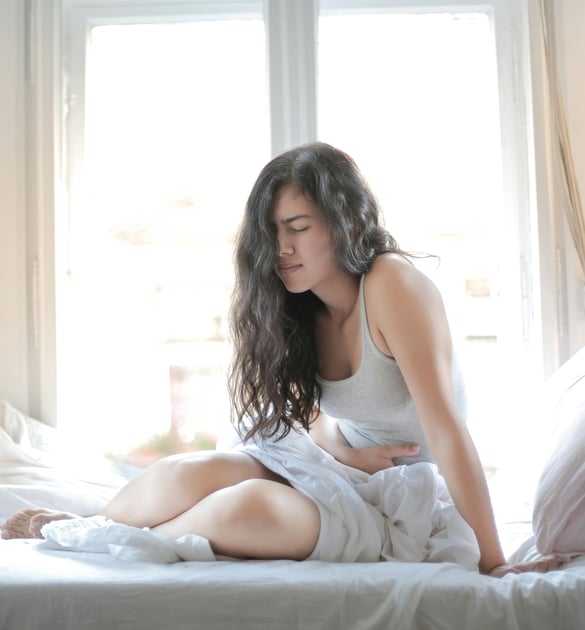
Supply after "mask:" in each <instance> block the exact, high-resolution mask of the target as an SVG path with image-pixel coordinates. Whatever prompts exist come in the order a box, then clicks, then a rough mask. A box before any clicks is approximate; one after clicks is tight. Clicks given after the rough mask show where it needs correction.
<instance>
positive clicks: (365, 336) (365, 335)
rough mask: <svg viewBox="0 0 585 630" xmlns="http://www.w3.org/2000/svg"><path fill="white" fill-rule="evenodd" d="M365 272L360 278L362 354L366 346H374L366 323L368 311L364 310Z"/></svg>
mask: <svg viewBox="0 0 585 630" xmlns="http://www.w3.org/2000/svg"><path fill="white" fill-rule="evenodd" d="M365 280H366V274H365V273H364V274H363V275H362V277H361V278H360V329H361V332H362V346H363V347H362V355H363V354H364V352H365V351H366V346H368V347H369V348H371V347H372V346H375V344H374V340H373V339H372V335H371V334H370V326H369V324H368V313H367V311H366V291H365V284H366V283H365Z"/></svg>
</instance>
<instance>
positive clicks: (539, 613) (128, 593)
mask: <svg viewBox="0 0 585 630" xmlns="http://www.w3.org/2000/svg"><path fill="white" fill-rule="evenodd" d="M0 628H2V629H3V630H28V629H33V628H49V629H52V628H54V629H55V630H57V629H60V630H104V629H106V628H124V629H125V630H131V629H136V630H138V629H140V630H162V629H164V630H179V629H185V628H222V629H226V630H227V629H230V628H234V629H236V628H237V629H242V630H246V629H249V630H259V629H263V628H278V629H282V630H284V629H288V628H290V629H293V628H295V629H298V628H303V629H304V628H327V629H331V630H333V629H336V630H339V629H345V628H347V629H348V630H349V629H352V630H355V629H359V628H369V629H377V628H380V629H381V628H409V629H410V630H419V629H420V630H426V629H428V628H445V629H447V628H448V629H453V628H473V629H474V630H484V629H485V630H491V629H497V630H517V629H519V628H531V629H532V630H540V629H542V630H545V629H546V630H550V629H551V628H555V630H556V629H566V630H578V629H579V628H585V561H584V559H583V558H581V559H576V560H574V561H573V562H572V563H571V564H569V565H567V566H565V567H564V568H563V569H562V570H560V571H556V572H553V573H548V574H544V575H541V574H523V575H509V576H506V577H505V578H503V579H499V580H498V579H494V578H489V577H485V576H482V575H479V574H477V573H472V572H469V571H466V570H465V569H462V568H460V567H459V566H457V565H455V564H450V563H440V564H429V563H400V562H376V563H339V562H336V563H328V562H320V561H305V562H292V561H280V560H278V561H239V562H238V561H220V562H179V563H174V564H158V563H140V562H139V563H127V562H120V561H117V560H116V559H115V558H113V557H111V556H109V555H107V554H95V553H79V552H68V551H55V550H51V549H47V548H45V547H44V544H43V542H42V541H30V540H29V541H25V540H3V541H0Z"/></svg>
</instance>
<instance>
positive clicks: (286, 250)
mask: <svg viewBox="0 0 585 630" xmlns="http://www.w3.org/2000/svg"><path fill="white" fill-rule="evenodd" d="M276 246H277V248H278V255H279V256H286V255H287V254H292V253H293V247H292V244H291V242H290V240H289V239H288V238H287V237H286V235H285V234H279V235H278V236H277V237H276Z"/></svg>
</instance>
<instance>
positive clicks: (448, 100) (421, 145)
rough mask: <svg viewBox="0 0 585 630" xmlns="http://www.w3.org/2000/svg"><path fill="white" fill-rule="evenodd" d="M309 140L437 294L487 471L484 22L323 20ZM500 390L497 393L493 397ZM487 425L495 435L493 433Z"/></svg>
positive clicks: (491, 453) (493, 189)
mask: <svg viewBox="0 0 585 630" xmlns="http://www.w3.org/2000/svg"><path fill="white" fill-rule="evenodd" d="M318 122H319V135H320V137H321V139H323V140H325V141H328V142H330V143H331V144H334V145H336V146H339V147H341V148H343V149H344V150H346V151H347V152H348V153H349V154H350V155H352V156H353V157H354V158H355V159H356V161H357V163H358V165H360V166H361V168H362V170H363V171H364V173H365V174H366V177H367V179H368V181H369V182H370V184H371V186H372V188H373V190H374V193H375V194H376V195H377V196H378V198H379V199H380V201H381V203H382V206H383V208H384V210H385V220H386V227H387V228H388V229H389V230H390V232H391V233H392V234H393V235H394V236H395V237H396V238H397V239H398V241H399V243H400V245H401V246H402V247H403V248H404V249H406V250H408V251H419V252H427V253H431V254H436V255H437V256H438V257H439V259H440V260H437V259H434V258H429V259H419V260H418V261H417V264H419V266H421V267H422V268H423V270H424V271H425V272H426V273H428V274H429V275H431V276H432V277H433V279H434V280H435V282H436V283H437V284H438V286H439V288H440V289H441V292H442V295H443V298H444V301H445V303H446V306H447V308H448V314H449V317H450V320H451V325H452V329H453V334H454V338H455V339H454V340H455V346H456V348H457V351H458V354H459V359H460V362H461V363H462V364H463V369H464V374H465V377H466V383H467V388H468V395H469V426H470V429H471V430H472V432H473V434H474V436H475V437H476V441H477V444H478V447H479V450H480V453H481V455H482V458H483V461H484V464H485V466H486V468H487V469H492V470H493V469H495V468H496V467H497V464H498V459H497V458H498V456H499V449H498V447H499V441H500V439H501V438H500V436H501V429H502V427H501V426H500V425H499V422H504V423H505V422H508V418H507V417H505V416H503V415H502V414H501V413H499V412H498V409H499V408H500V406H501V404H502V401H501V400H500V399H499V398H497V397H494V396H493V390H494V388H496V389H497V390H498V391H504V389H503V388H501V383H500V384H499V385H498V384H497V382H498V375H499V374H501V373H502V372H501V370H500V369H499V362H500V361H501V360H502V357H503V356H506V352H507V351H508V350H509V349H506V348H505V347H502V345H501V343H500V344H498V340H499V337H500V326H501V318H500V317H499V315H498V312H499V311H505V310H506V309H509V308H510V307H511V308H514V305H510V304H506V303H503V302H502V301H501V300H500V299H499V294H500V291H499V275H500V273H502V272H504V273H505V269H502V267H501V263H502V261H501V259H499V257H498V247H497V246H494V244H496V243H498V242H499V234H501V233H502V231H504V230H508V231H509V230H510V229H512V225H513V220H514V217H506V216H505V215H504V212H503V206H502V178H501V168H502V163H501V148H500V131H499V130H500V121H499V99H498V81H497V72H496V51H495V46H494V39H493V33H492V22H491V18H490V16H489V15H487V14H484V13H428V14H425V13H411V14H408V13H397V12H375V13H367V14H355V13H354V14H335V13H333V14H331V13H324V15H322V16H321V18H320V21H319V117H318ZM498 387H500V388H499V389H498ZM495 425H497V426H495Z"/></svg>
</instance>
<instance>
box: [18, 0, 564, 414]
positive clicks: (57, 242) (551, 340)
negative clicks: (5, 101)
mask: <svg viewBox="0 0 585 630" xmlns="http://www.w3.org/2000/svg"><path fill="white" fill-rule="evenodd" d="M259 6H262V10H263V11H264V14H265V20H266V25H267V26H266V28H267V47H268V54H269V83H270V110H271V134H272V151H273V153H274V154H276V153H279V152H280V151H281V150H283V149H286V148H288V147H290V146H293V145H296V144H298V143H300V142H305V141H308V140H312V139H316V138H317V137H318V130H317V120H316V102H317V94H316V58H317V54H316V50H317V48H316V47H317V23H318V15H319V9H320V7H321V9H322V10H323V11H324V12H334V11H344V12H348V11H351V10H356V11H363V10H364V9H365V8H370V9H371V10H379V9H380V8H383V9H384V10H395V11H400V10H405V9H406V10H408V11H409V12H413V11H419V12H426V11H429V10H431V11H432V10H442V11H443V10H447V11H454V12H462V11H478V10H479V11H487V12H488V13H490V14H491V15H492V16H493V20H494V25H495V28H494V37H495V43H496V51H497V60H498V76H499V88H500V94H501V102H500V111H501V122H502V124H501V128H502V147H503V163H504V164H503V178H504V190H505V196H506V201H505V203H506V207H507V211H508V212H510V213H512V215H513V216H514V217H516V224H515V233H514V234H509V235H502V241H501V242H499V243H494V249H498V250H499V251H501V250H502V248H508V251H510V252H512V253H514V255H515V252H517V251H520V252H521V256H520V260H519V261H511V262H513V263H516V262H517V264H513V265H512V267H511V268H513V269H515V272H514V273H513V275H512V276H511V277H510V278H509V281H508V283H507V284H506V286H505V287H504V288H503V291H505V292H507V298H508V299H509V300H511V301H516V302H517V303H518V304H519V309H517V312H519V313H522V318H521V321H520V320H519V321H518V322H515V327H514V330H515V331H517V333H518V344H519V345H521V346H522V348H524V349H528V348H531V349H532V350H531V355H530V356H529V357H527V363H526V365H529V364H531V365H533V366H537V370H540V371H543V372H544V374H547V373H550V372H551V371H552V370H553V369H554V368H555V367H556V366H557V365H558V363H559V327H560V326H561V322H560V320H561V319H562V316H563V315H562V313H563V308H566V306H565V307H564V306H563V304H564V302H563V299H564V298H563V296H562V294H561V293H560V292H559V291H558V286H559V283H560V280H559V278H558V277H557V276H556V275H555V274H554V272H552V271H551V268H552V269H554V264H553V266H552V267H551V265H550V262H551V261H554V260H555V254H554V252H555V247H556V235H555V231H554V230H551V219H550V217H551V216H552V215H551V214H550V211H549V209H550V204H548V203H547V200H548V199H549V198H550V195H551V191H550V190H549V188H548V187H547V186H548V184H547V182H548V179H547V178H546V177H543V176H542V175H543V174H545V173H546V171H547V169H548V163H547V152H546V151H545V150H544V148H543V147H544V145H545V144H546V138H545V135H544V132H541V131H539V130H540V129H544V128H545V127H546V125H545V124H544V118H545V112H543V111H541V110H540V109H539V107H538V103H539V102H540V101H539V98H540V95H541V87H542V85H541V84H542V81H543V74H544V70H543V68H542V66H541V65H539V62H538V59H537V58H536V56H535V55H531V54H530V46H531V43H534V42H533V41H532V42H531V38H534V37H535V35H534V34H533V32H534V24H533V21H534V14H535V11H537V7H536V3H535V0H491V1H486V2H471V1H469V0H458V1H455V0H453V1H451V2H448V3H446V2H440V1H437V0H411V1H409V2H405V1H402V2H400V1H396V0H321V3H320V5H319V2H318V0H294V2H291V1H290V0H265V1H264V3H263V4H262V5H261V3H260V0H258V1H254V0H216V1H213V2H211V1H209V0H208V1H202V0H199V1H194V0H191V1H190V2H179V1H175V2H173V3H172V4H171V3H167V2H164V1H162V0H139V1H136V0H118V1H116V0H30V2H29V4H28V9H29V15H28V19H29V29H28V38H27V39H28V47H29V48H28V49H29V66H30V68H29V89H28V91H27V112H28V114H27V120H28V121H29V127H32V128H33V129H34V131H35V133H33V134H31V133H29V134H28V137H29V138H31V140H29V145H28V146H27V154H28V155H29V159H28V167H27V174H26V176H27V181H28V182H29V190H30V191H31V194H30V199H29V201H28V222H27V225H28V228H27V242H28V250H27V251H28V252H29V253H28V264H29V272H28V273H29V276H28V304H29V325H28V348H29V357H28V375H29V410H30V412H31V413H32V414H33V415H37V416H39V417H42V418H43V419H44V420H45V421H48V422H49V423H53V424H54V423H55V421H56V418H57V409H58V407H59V404H58V403H59V401H58V400H57V397H56V395H57V391H58V388H57V374H58V356H59V353H58V351H57V348H58V344H59V342H60V331H62V330H64V329H65V327H66V322H65V321H63V319H62V318H61V317H60V318H59V319H57V318H56V317H55V312H56V305H57V300H56V294H57V293H59V302H60V301H61V299H62V295H64V294H65V293H66V290H65V289H66V285H67V278H68V274H69V266H68V260H67V255H66V252H67V250H68V247H67V225H68V222H69V208H70V205H71V203H74V202H75V196H76V195H77V194H79V192H78V190H77V189H76V186H77V184H76V172H75V170H74V165H75V164H76V163H77V162H78V160H79V159H80V156H81V155H83V133H82V131H83V114H82V112H83V85H84V66H85V43H86V41H87V33H88V30H89V29H90V28H91V27H92V26H93V25H96V24H104V23H111V21H112V20H115V21H117V22H120V21H125V22H126V23H129V22H136V21H139V22H144V21H155V20H156V21H161V20H165V19H169V20H171V19H176V18H177V16H182V17H185V16H189V15H191V16H192V15H198V19H200V18H201V15H203V14H205V13H214V14H215V15H219V14H223V15H228V14H230V15H245V14H246V13H247V14H248V15H252V14H256V15H257V13H258V7H259ZM61 30H62V34H61ZM299 51H301V52H299ZM63 67H64V68H66V72H65V73H64V74H63V73H62V68H63ZM532 97H534V102H535V103H536V106H535V107H533V106H532V101H531V98H532ZM62 122H63V123H64V125H63V126H62V125H61V123H62ZM61 129H64V130H65V131H64V133H63V134H61ZM535 150H536V153H535ZM535 155H538V156H539V157H538V158H536V157H535ZM537 208H538V209H539V211H538V212H537ZM532 278H538V279H539V281H540V282H537V283H536V284H535V285H534V284H533V283H532ZM541 295H548V296H550V295H553V296H556V297H557V299H556V301H555V300H544V301H543V300H542V299H541Z"/></svg>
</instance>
